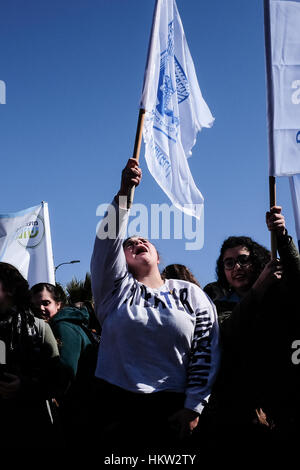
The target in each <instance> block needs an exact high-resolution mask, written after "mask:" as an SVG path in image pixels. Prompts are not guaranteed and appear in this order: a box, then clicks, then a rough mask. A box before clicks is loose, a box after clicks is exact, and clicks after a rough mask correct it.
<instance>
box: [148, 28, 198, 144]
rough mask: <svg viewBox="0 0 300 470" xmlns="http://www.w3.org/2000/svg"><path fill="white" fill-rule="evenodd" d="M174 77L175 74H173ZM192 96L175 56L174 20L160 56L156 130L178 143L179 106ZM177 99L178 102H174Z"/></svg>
mask: <svg viewBox="0 0 300 470" xmlns="http://www.w3.org/2000/svg"><path fill="white" fill-rule="evenodd" d="M172 68H174V70H175V81H176V83H173V81H172V73H171V70H172ZM173 75H174V74H173ZM189 95H190V90H189V83H188V80H187V77H186V74H185V72H184V70H183V68H182V66H181V65H180V63H179V61H178V60H177V58H176V56H175V55H174V20H173V21H171V22H170V23H169V26H168V47H167V49H166V50H165V51H163V52H162V53H161V55H160V73H159V82H158V92H157V105H156V110H155V111H156V112H155V125H154V126H153V127H154V129H156V130H158V131H160V132H162V133H163V134H164V135H166V136H167V137H168V138H169V139H171V140H173V141H174V142H176V139H177V127H178V126H179V117H178V116H177V115H176V109H175V108H176V106H175V105H176V101H177V103H178V105H179V104H180V103H182V102H183V101H184V100H186V99H187V98H188V97H189ZM174 99H176V101H174Z"/></svg>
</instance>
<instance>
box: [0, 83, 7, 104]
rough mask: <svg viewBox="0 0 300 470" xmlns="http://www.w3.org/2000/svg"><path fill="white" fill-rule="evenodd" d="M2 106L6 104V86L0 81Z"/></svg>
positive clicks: (0, 101)
mask: <svg viewBox="0 0 300 470" xmlns="http://www.w3.org/2000/svg"><path fill="white" fill-rule="evenodd" d="M0 104H6V84H5V82H4V81H3V80H0Z"/></svg>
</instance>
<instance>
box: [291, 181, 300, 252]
mask: <svg viewBox="0 0 300 470" xmlns="http://www.w3.org/2000/svg"><path fill="white" fill-rule="evenodd" d="M289 180H290V188H291V194H292V201H293V209H294V218H295V229H296V235H297V240H298V247H299V250H300V175H294V176H291V177H290V178H289Z"/></svg>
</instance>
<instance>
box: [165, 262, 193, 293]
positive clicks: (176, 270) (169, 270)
mask: <svg viewBox="0 0 300 470" xmlns="http://www.w3.org/2000/svg"><path fill="white" fill-rule="evenodd" d="M161 277H162V278H163V279H181V280H183V281H189V282H192V283H193V284H196V286H199V287H201V286H200V284H199V282H198V281H197V279H196V278H195V276H194V275H193V273H192V272H191V271H190V270H189V268H187V267H186V266H184V265H183V264H169V265H168V266H166V267H165V269H164V270H163V271H162V273H161Z"/></svg>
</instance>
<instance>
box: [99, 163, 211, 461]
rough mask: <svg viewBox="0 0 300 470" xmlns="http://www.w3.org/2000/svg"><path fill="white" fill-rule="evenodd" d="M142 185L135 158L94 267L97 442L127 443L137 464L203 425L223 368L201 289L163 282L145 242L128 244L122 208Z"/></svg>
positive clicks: (127, 170)
mask: <svg viewBox="0 0 300 470" xmlns="http://www.w3.org/2000/svg"><path fill="white" fill-rule="evenodd" d="M140 180H141V170H140V168H139V166H138V164H137V162H136V160H134V159H129V161H128V163H127V165H126V167H125V169H124V170H123V172H122V180H121V188H120V191H119V192H118V194H117V197H116V198H115V200H114V202H113V204H112V205H111V206H110V207H109V210H108V215H107V217H106V218H104V219H103V221H102V223H101V224H100V226H99V227H98V231H97V237H96V240H95V245H94V251H93V256H92V262H91V278H92V288H93V295H94V299H95V304H96V310H97V315H98V318H99V321H100V324H101V326H102V335H101V342H100V347H99V357H98V365H97V368H96V377H97V378H98V386H99V401H100V400H101V402H100V403H99V404H100V412H99V416H100V417H101V423H102V432H101V436H100V437H97V439H99V442H100V443H101V442H102V445H103V448H102V450H103V451H104V452H106V455H108V454H107V452H108V450H109V449H118V450H119V451H120V446H122V444H123V451H126V452H129V451H131V452H133V451H134V452H135V453H134V454H133V455H137V454H140V453H141V452H143V450H144V451H146V449H147V450H149V449H153V448H155V449H157V448H160V449H163V448H165V449H168V450H169V451H170V446H172V445H173V446H175V445H177V446H178V447H177V449H179V448H180V447H179V446H180V443H179V442H178V440H177V439H178V438H179V439H182V442H183V441H184V440H185V439H186V438H187V439H189V437H190V436H189V435H190V433H191V432H192V431H193V430H194V429H195V428H196V427H197V425H198V421H199V416H200V414H201V412H202V410H203V408H204V406H205V405H206V402H207V400H208V397H209V394H210V390H211V386H212V383H213V381H214V379H215V376H216V372H217V368H218V363H219V346H218V325H217V321H216V320H217V317H216V311H215V307H214V305H213V304H212V302H211V300H210V299H209V298H208V297H207V296H206V294H204V292H203V291H202V289H201V288H200V287H198V286H196V285H195V284H192V283H190V282H187V281H182V280H169V279H168V280H166V281H164V280H163V279H162V277H161V274H160V271H159V269H158V264H159V254H158V252H157V250H156V248H155V246H154V245H153V244H152V243H150V242H149V240H147V239H145V238H142V237H137V236H135V237H131V238H129V239H127V240H125V242H123V238H124V232H125V231H126V227H127V220H128V213H129V211H128V210H127V208H126V201H125V205H123V204H122V198H119V196H123V197H125V199H126V195H127V194H128V191H129V189H130V187H132V186H133V185H138V184H139V182H140ZM110 216H111V219H109V217H110ZM116 225H117V228H116ZM105 227H106V231H105ZM110 228H111V234H109V233H108V232H107V229H108V231H109V230H110ZM107 235H108V236H107ZM109 235H111V236H110V237H109ZM199 427H200V425H199ZM126 455H127V454H126Z"/></svg>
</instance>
